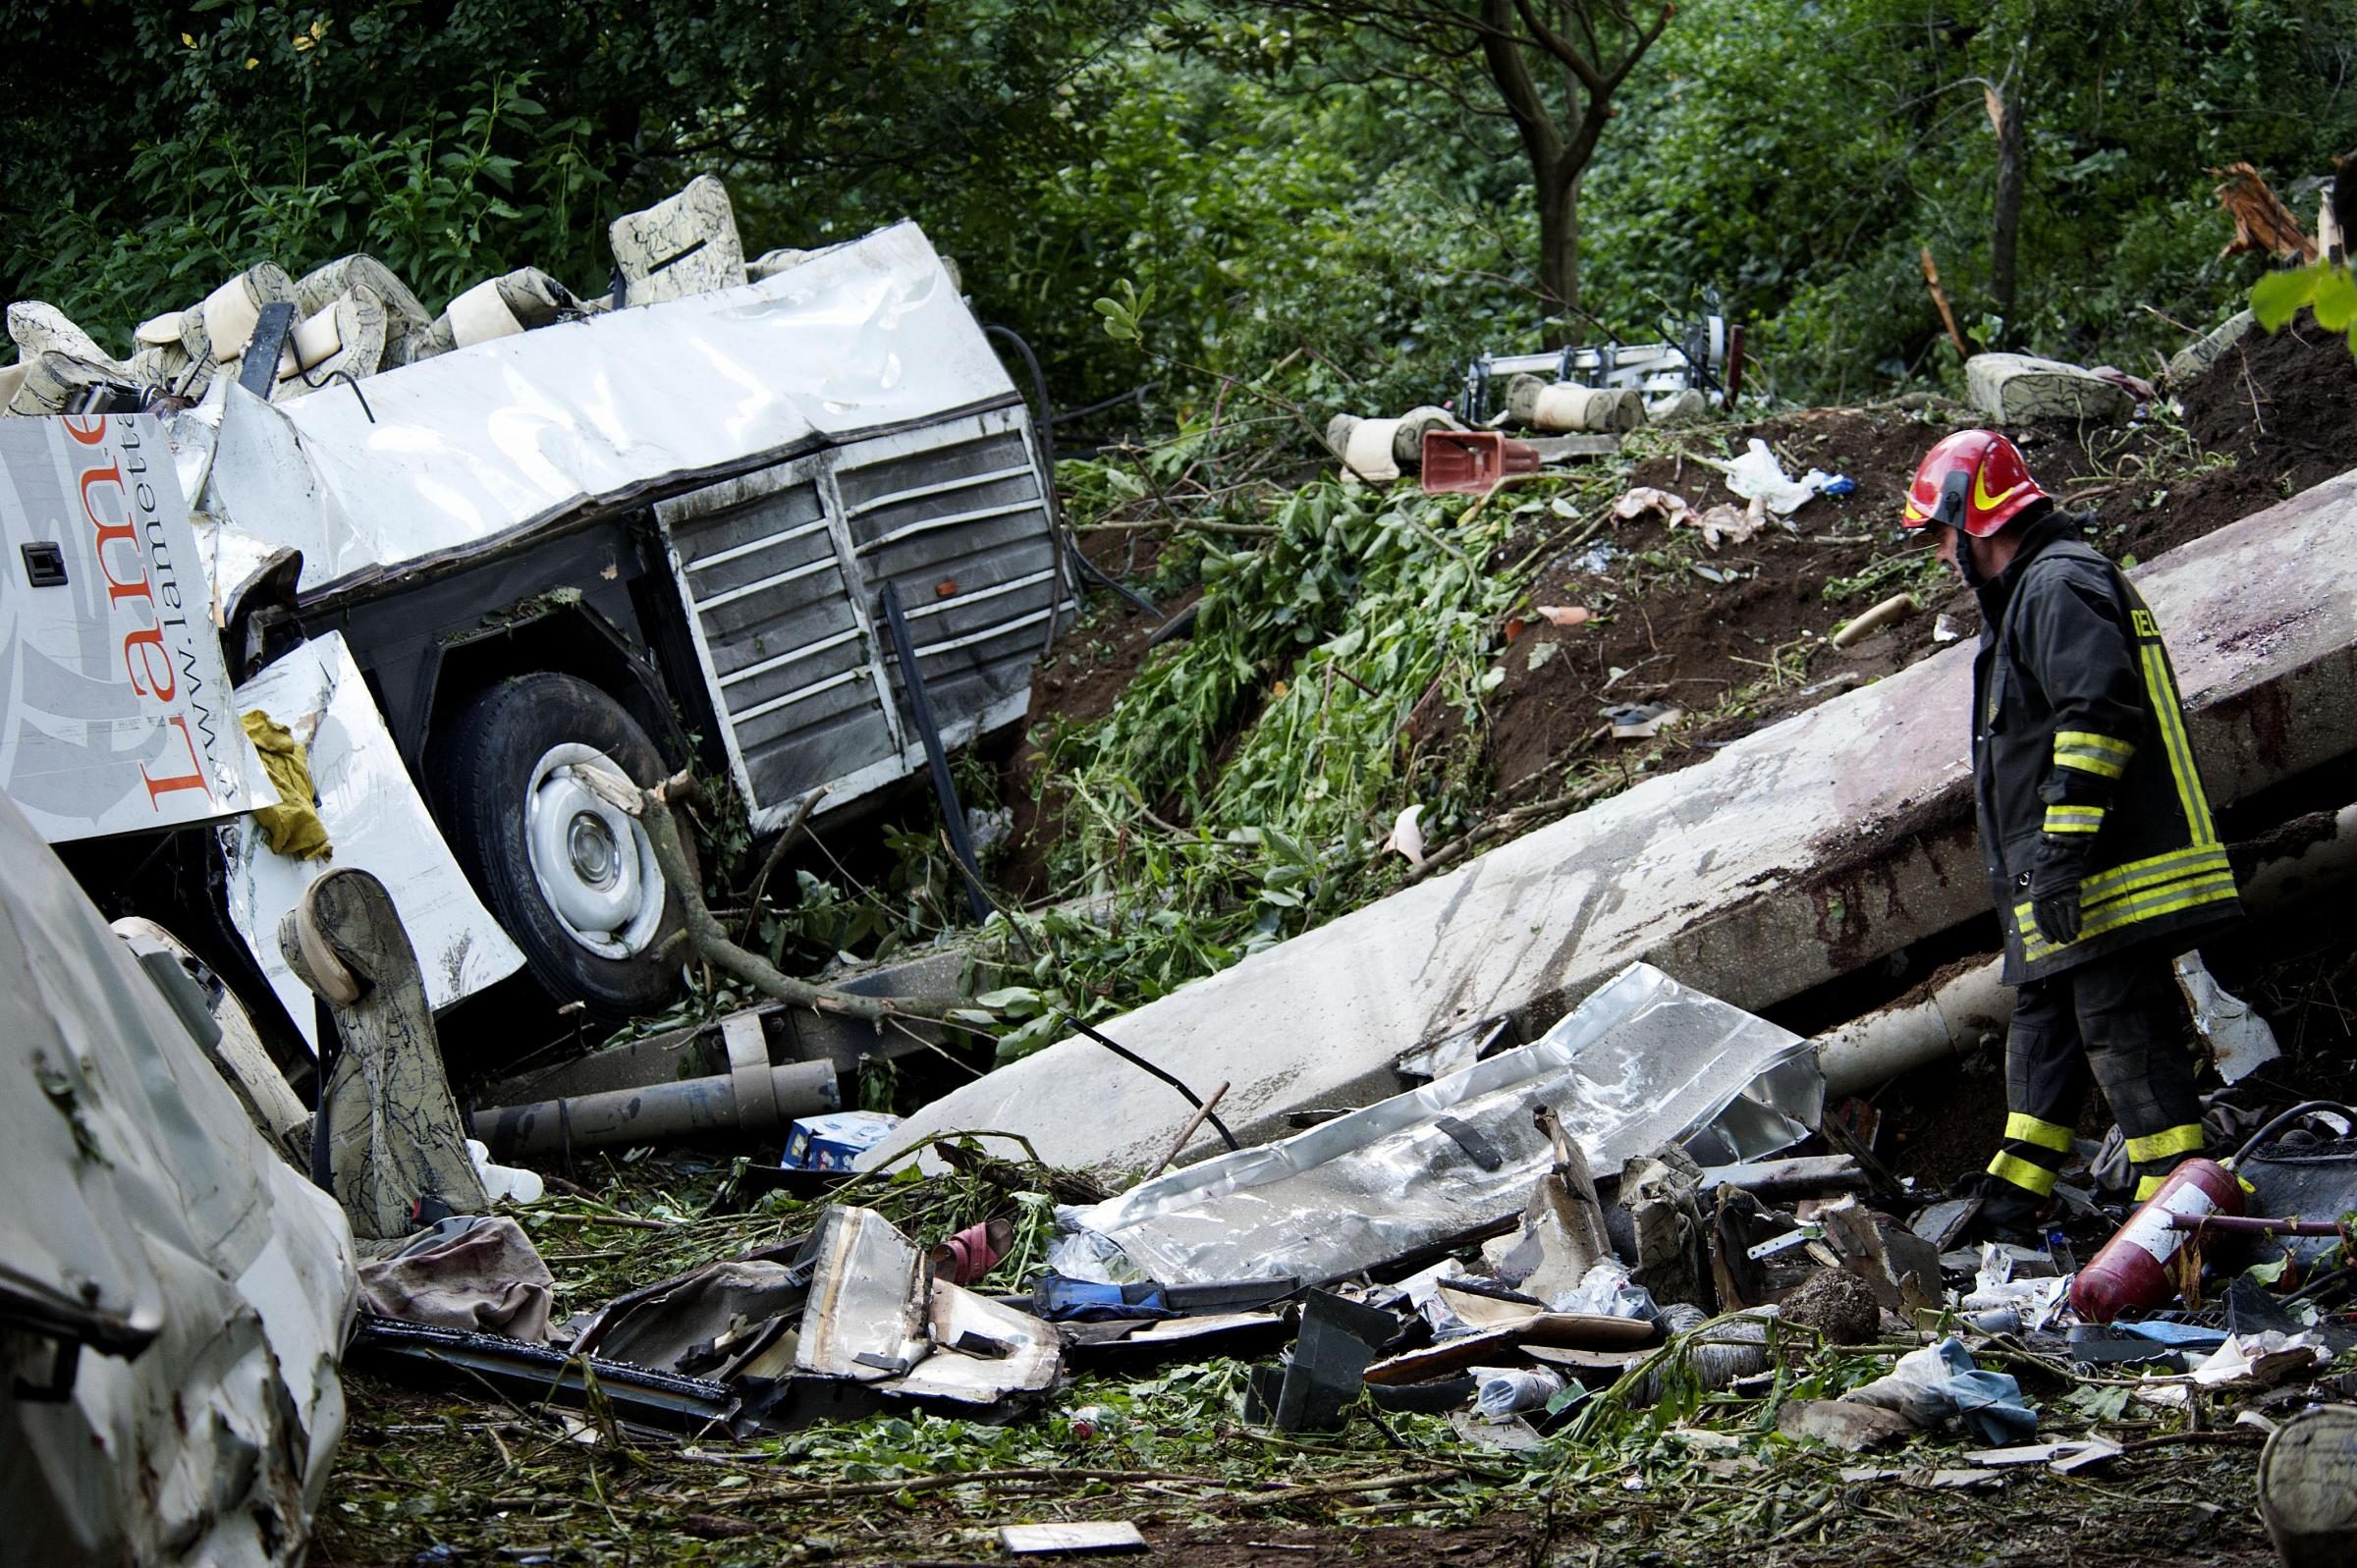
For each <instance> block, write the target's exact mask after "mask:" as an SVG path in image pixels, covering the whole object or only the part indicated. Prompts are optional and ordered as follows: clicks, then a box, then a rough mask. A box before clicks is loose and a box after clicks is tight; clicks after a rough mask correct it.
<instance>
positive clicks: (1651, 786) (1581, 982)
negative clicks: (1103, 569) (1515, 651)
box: [871, 474, 2357, 1170]
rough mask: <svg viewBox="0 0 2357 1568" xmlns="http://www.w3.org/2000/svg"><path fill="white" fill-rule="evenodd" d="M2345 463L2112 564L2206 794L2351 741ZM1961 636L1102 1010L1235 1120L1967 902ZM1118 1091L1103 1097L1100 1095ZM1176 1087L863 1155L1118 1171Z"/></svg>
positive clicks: (1169, 1125)
mask: <svg viewBox="0 0 2357 1568" xmlns="http://www.w3.org/2000/svg"><path fill="white" fill-rule="evenodd" d="M2352 526H2357V474H2344V475H2342V476H2341V477H2339V478H2337V479H2332V480H2329V481H2327V482H2326V483H2325V484H2322V485H2319V486H2317V487H2316V488H2315V489H2313V490H2310V491H2307V492H2305V493H2303V494H2301V495H2299V496H2295V497H2293V498H2292V499H2291V500H2289V501H2286V502H2284V503H2282V504H2281V505H2279V506H2275V507H2273V508H2270V509H2269V510H2267V511H2266V512H2263V513H2260V514H2256V515H2254V516H2251V517H2247V518H2245V519H2244V520H2243V521H2241V522H2239V523H2236V524H2234V525H2232V526H2230V527H2227V528H2224V529H2220V531H2218V532H2216V533H2214V534H2211V535H2210V536H2208V537H2207V538H2204V539H2201V540H2198V541H2196V542H2194V543H2192V544H2189V545H2186V546H2184V547H2182V548H2181V549H2178V550H2174V551H2171V552H2169V553H2168V554H2167V555H2165V556H2163V557H2161V558H2159V559H2158V560H2156V561H2154V562H2151V563H2149V564H2147V565H2146V566H2144V567H2143V568H2139V569H2138V570H2137V571H2135V572H2133V573H2132V574H2131V575H2132V576H2133V577H2134V579H2135V581H2136V583H2137V585H2138V587H2139V589H2140V590H2141V591H2142V593H2143V594H2144V596H2145V598H2146V599H2147V600H2148V601H2149V602H2150V603H2151V605H2152V607H2153V610H2154V613H2155V614H2156V615H2157V616H2158V618H2159V620H2160V622H2161V624H2162V626H2163V628H2164V630H2165V634H2166V636H2167V639H2168V646H2169V651H2170V655H2171V657H2172V659H2173V660H2174V662H2175V665H2176V669H2177V674H2178V678H2179V684H2180V686H2181V688H2182V689H2183V690H2184V692H2185V693H2186V695H2187V701H2188V705H2189V707H2190V709H2191V714H2192V718H2191V723H2190V725H2189V727H2188V728H2189V731H2190V734H2191V737H2192V741H2193V745H2194V749H2195V751H2196V753H2197V754H2198V756H2199V759H2200V762H2201V766H2202V770H2203V774H2204V776H2205V778H2206V780H2207V782H2208V784H2209V785H2210V793H2211V798H2212V800H2213V802H2214V803H2217V804H2231V803H2232V802H2234V801H2236V800H2238V799H2241V798H2242V797H2244V796H2247V795H2249V794H2251V793H2252V792H2253V791H2254V790H2256V789H2258V788H2260V787H2263V786H2264V785H2266V784H2272V783H2274V782H2275V781H2277V780H2281V779H2285V778H2288V777H2290V776H2292V775H2294V774H2296V773H2299V772H2301V771H2303V770H2305V769H2307V768H2310V767H2313V766H2315V765H2317V764H2319V763H2322V762H2326V761H2329V760H2330V759H2332V758H2334V757H2336V756H2339V755H2341V754H2342V753H2344V752H2345V751H2347V750H2348V749H2349V746H2350V739H2351V737H2352V736H2353V735H2357V554H2353V553H2352V552H2350V551H2348V550H2346V549H2344V548H2342V547H2341V545H2340V542H2339V541H2340V540H2341V539H2343V538H2344V537H2345V536H2346V533H2347V530H2348V529H2350V528H2351V527H2352ZM1971 666H1972V650H1971V649H1970V648H1969V647H1959V648H1954V649H1950V650H1949V651H1947V652H1946V653H1942V654H1938V655H1935V656H1934V657H1932V658H1930V659H1927V660H1925V661H1924V662H1922V663H1920V664H1917V665H1915V666H1913V667H1911V668H1909V669H1907V670H1905V671H1902V672H1900V673H1899V674H1898V675H1895V676H1891V677H1890V678H1889V679H1887V680H1882V681H1878V682H1876V683H1875V684H1873V685H1871V686H1866V687H1862V688H1860V689H1858V690H1856V691H1852V692H1847V693H1844V694H1842V695H1841V696H1838V697H1835V698H1833V699H1831V700H1829V701H1827V702H1826V703H1824V704H1822V705H1821V706H1819V707H1816V708H1813V709H1810V710H1809V711H1807V712H1805V713H1802V714H1798V715H1796V716H1794V717H1793V718H1791V719H1788V720H1785V721H1784V722H1783V723H1781V724H1779V725H1775V726H1773V727H1771V728H1769V729H1767V730H1761V731H1759V732H1758V733H1756V734H1752V735H1748V736H1745V737H1744V738H1743V739H1741V740H1738V741H1736V742H1735V743H1734V744H1732V745H1730V746H1728V747H1727V748H1726V749H1725V750H1724V751H1722V752H1720V753H1719V754H1718V756H1716V757H1715V758H1713V759H1712V760H1711V761H1709V762H1706V763H1702V764H1699V765H1697V766H1695V767H1692V768H1687V769H1684V770H1681V771H1680V772H1677V773H1674V774H1671V775H1669V776H1667V777H1664V778H1660V779H1653V780H1647V781H1645V782H1643V783H1641V784H1637V785H1636V787H1634V788H1632V789H1629V790H1627V791H1626V792H1624V793H1622V794H1620V795H1617V796H1616V797H1614V798H1612V799H1610V800H1606V801H1602V802H1599V803H1598V804H1596V805H1594V806H1592V807H1590V808H1588V809H1587V810H1586V811H1583V812H1581V813H1579V814H1577V815H1575V816H1571V817H1568V818H1565V819H1564V820H1562V821H1561V822H1558V823H1555V824H1553V825H1552V826H1549V827H1547V828H1543V829H1540V830H1539V831H1538V832H1536V833H1532V834H1529V835H1527V836H1525V837H1524V838H1518V839H1515V840H1513V841H1512V842H1510V843H1507V844H1503V845H1501V846H1500V847H1498V848H1496V849H1493V850H1491V851H1490V852H1489V853H1487V854H1485V855H1483V856H1481V857H1480V858H1479V859H1476V860H1474V861H1471V862H1470V863H1468V864H1467V865H1465V866H1464V867H1462V868H1461V869H1458V870H1455V871H1452V872H1449V873H1447V874H1445V875H1442V876H1437V877H1434V878H1432V879H1431V880H1429V881H1426V882H1423V883H1419V884H1417V885H1416V886H1414V887H1412V888H1408V889H1406V890H1404V891H1402V892H1398V893H1396V894H1394V895H1393V896H1391V897H1389V898H1386V899H1384V900H1382V901H1381V902H1379V903H1376V904H1373V905H1370V906H1368V907H1367V908H1364V909H1360V910H1357V911H1355V912H1353V913H1351V914H1348V915H1345V916H1343V917H1342V918H1341V919H1339V920H1335V921H1333V922H1331V923H1329V924H1327V925H1325V926H1322V927H1319V928H1318V929H1317V930H1315V931H1311V932H1309V933H1307V934H1305V935H1303V936H1300V937H1297V938H1294V939H1293V940H1292V941H1289V942H1286V943H1282V944H1280V945H1278V946H1275V947H1272V948H1270V949H1268V950H1267V951H1265V952H1261V953H1257V954H1255V955H1253V956H1252V957H1249V958H1247V959H1245V960H1244V961H1243V962H1241V963H1239V964H1237V965H1235V966H1234V967H1233V968H1232V969H1228V970H1226V971H1224V972H1222V973H1220V974H1217V975H1214V976H1212V977H1210V978H1208V979H1205V980H1201V981H1198V982H1196V983H1194V984H1193V985H1190V986H1187V987H1184V988H1183V989H1181V990H1179V991H1178V992H1176V993H1174V994H1172V995H1171V996H1168V997H1165V998H1163V999H1161V1000H1158V1001H1155V1002H1153V1003H1152V1004H1150V1005H1148V1006H1145V1007H1142V1008H1139V1009H1138V1010H1137V1011H1135V1012H1133V1013H1130V1014H1128V1015H1127V1016H1126V1017H1124V1018H1121V1019H1118V1020H1113V1021H1109V1022H1107V1023H1106V1024H1105V1025H1104V1029H1105V1032H1106V1033H1107V1034H1109V1035H1111V1036H1113V1038H1115V1039H1117V1040H1120V1041H1121V1042H1122V1043H1123V1044H1124V1045H1125V1046H1127V1047H1129V1048H1130V1049H1131V1050H1133V1051H1136V1052H1138V1053H1139V1054H1142V1055H1144V1056H1146V1057H1147V1058H1148V1059H1150V1060H1152V1061H1154V1062H1155V1063H1157V1064H1158V1065H1160V1066H1162V1067H1163V1068H1165V1069H1167V1070H1169V1071H1171V1072H1174V1073H1176V1074H1178V1076H1179V1077H1180V1078H1182V1079H1186V1080H1188V1081H1190V1082H1196V1083H1202V1084H1210V1083H1216V1082H1219V1081H1220V1080H1222V1079H1226V1080H1228V1081H1229V1082H1230V1083H1231V1084H1232V1085H1233V1087H1232V1088H1231V1089H1230V1091H1229V1093H1228V1098H1227V1100H1226V1101H1225V1103H1224V1104H1223V1106H1222V1113H1223V1115H1224V1116H1225V1117H1226V1119H1227V1120H1228V1121H1229V1123H1230V1125H1231V1126H1232V1127H1233V1129H1234V1130H1235V1132H1236V1134H1237V1136H1238V1137H1239V1138H1244V1139H1265V1138H1268V1137H1271V1136H1279V1135H1282V1133H1283V1132H1284V1130H1285V1127H1284V1118H1285V1115H1286V1113H1287V1112H1288V1111H1290V1110H1293V1109H1297V1108H1302V1107H1306V1106H1332V1105H1354V1104H1355V1105H1364V1104H1367V1103H1369V1102H1370V1101H1372V1100H1375V1099H1378V1098H1381V1097H1383V1096H1386V1095H1389V1094H1392V1093H1394V1092H1396V1090H1397V1089H1398V1076H1397V1074H1396V1073H1395V1072H1394V1071H1393V1063H1394V1062H1396V1061H1397V1060H1398V1059H1399V1058H1400V1057H1401V1056H1402V1055H1404V1054H1408V1053H1411V1052H1413V1051H1415V1050H1416V1049H1418V1048H1419V1047H1420V1046H1423V1045H1426V1044H1429V1043H1431V1042H1433V1041H1437V1040H1440V1039H1442V1038H1445V1037H1446V1036H1448V1035H1450V1034H1453V1033H1455V1032H1456V1031H1458V1030H1461V1029H1463V1028H1464V1027H1465V1026H1466V1025H1468V1024H1470V1023H1474V1022H1477V1021H1478V1020H1480V1019H1483V1018H1488V1017H1497V1016H1506V1017H1509V1018H1511V1019H1512V1020H1513V1022H1514V1024H1515V1027H1516V1029H1517V1032H1518V1033H1519V1034H1520V1035H1521V1037H1522V1038H1524V1039H1533V1038H1536V1036H1537V1035H1538V1034H1539V1033H1541V1032H1543V1031H1544V1030H1545V1029H1546V1028H1547V1027H1548V1026H1549V1025H1551V1024H1552V1023H1554V1022H1555V1021H1556V1020H1557V1019H1558V1018H1560V1017H1562V1015H1563V1013H1564V1012H1565V1011H1567V1010H1568V1009H1569V1008H1570V1007H1571V1006H1572V1005H1573V1004H1574V1003H1575V1002H1577V1001H1578V1000H1580V999H1581V998H1582V997H1584V996H1586V995H1587V994H1588V993H1589V992H1590V991H1592V990H1594V989H1595V988H1596V987H1597V986H1599V985H1601V984H1602V983H1603V982H1604V981H1605V980H1606V979H1608V978H1609V977H1611V976H1612V975H1614V974H1617V972H1619V970H1620V969H1622V968H1623V967H1625V966H1626V965H1627V964H1628V962H1630V961H1631V960H1632V959H1639V958H1642V959H1644V960H1646V961H1648V962H1651V963H1654V964H1656V965H1658V966H1660V967H1661V968H1662V969H1664V970H1666V971H1668V972H1669V973H1670V974H1672V975H1673V976H1675V977H1676V978H1677V979H1679V980H1680V981H1682V982H1684V983H1685V984H1687V985H1689V986H1693V987H1695V988H1696V989H1698V990H1702V991H1707V992H1709V993H1710V994H1711V995H1713V996H1716V997H1719V998H1721V999H1723V1000H1727V1001H1729V1002H1732V1003H1733V1004H1735V1005H1737V1006H1740V1007H1745V1008H1748V1009H1751V1010H1753V1011H1758V1010H1760V1009H1762V1008H1767V1007H1772V1006H1774V1005H1775V1004H1776V1003H1778V1002H1780V1001H1782V1000H1787V999H1789V998H1791V997H1794V996H1796V995H1798V994H1800V993H1801V992H1803V991H1806V990H1808V989H1809V988H1810V987H1812V986H1815V985H1818V984H1820V983H1822V982H1824V981H1826V980H1830V979H1832V978H1834V977H1835V976H1836V975H1841V974H1847V973H1850V972H1852V971H1854V970H1856V969H1858V968H1859V967H1861V966H1863V965H1865V964H1868V963H1871V962H1873V961H1875V960H1876V959H1878V958H1881V957H1884V956H1887V955H1888V954H1890V953H1891V952H1893V951H1895V950H1897V949H1898V948H1900V947H1902V946H1907V945H1908V944H1910V943H1913V942H1917V941H1920V940H1921V939H1923V938H1925V937H1928V936H1932V935H1934V934H1936V933H1939V932H1942V931H1945V930H1947V929H1948V928H1950V927H1952V926H1955V925H1957V924H1959V923H1960V922H1962V921H1964V920H1967V919H1970V918H1972V917H1973V916H1975V915H1979V914H1982V913H1984V912H1986V910H1987V909H1988V907H1989V892H1988V879H1987V877H1986V875H1985V874H1984V871H1983V868H1982V861H1981V854H1980V849H1979V845H1978V843H1977V842H1976V838H1975V835H1974V831H1973V824H1972V790H1971V783H1970V769H1969V763H1968V760H1967V756H1966V746H1967V740H1966V726H1965V715H1966V708H1967V705H1968V702H1969V691H1970V686H1971V676H1972V669H1971ZM1117 1108H1118V1109H1117ZM1187 1110H1188V1108H1187V1106H1186V1105H1185V1103H1184V1102H1183V1101H1181V1100H1179V1099H1178V1097H1177V1096H1176V1095H1172V1094H1170V1093H1169V1092H1168V1091H1167V1090H1166V1089H1164V1087H1163V1086H1161V1085H1159V1084H1156V1083H1154V1082H1152V1081H1151V1080H1150V1079H1147V1078H1145V1077H1144V1076H1143V1075H1142V1074H1140V1073H1138V1072H1137V1071H1136V1070H1135V1069H1134V1068H1132V1067H1129V1066H1127V1065H1126V1064H1124V1063H1123V1062H1120V1061H1118V1060H1115V1059H1113V1058H1112V1057H1110V1056H1109V1055H1107V1054H1105V1053H1104V1052H1103V1051H1102V1050H1101V1049H1100V1048H1098V1047H1096V1046H1093V1045H1091V1044H1088V1043H1086V1042H1077V1043H1075V1042H1069V1041H1068V1042H1064V1043H1060V1044H1058V1045H1055V1046H1052V1047H1050V1048H1049V1049H1047V1050H1045V1051H1042V1052H1040V1053H1038V1054H1035V1055H1032V1056H1030V1057H1028V1058H1026V1059H1025V1060H1022V1061H1020V1062H1016V1063H1015V1064H1014V1065H1013V1066H1010V1067H1007V1068H1004V1069H1001V1070H1000V1071H998V1072H994V1073H992V1074H990V1075H989V1076H988V1077H987V1078H984V1079H982V1080H980V1081H979V1082H976V1083H974V1084H971V1085H969V1086H967V1087H965V1088H963V1089H961V1090H959V1092H957V1093H956V1094H953V1095H950V1096H948V1097H947V1098H945V1099H943V1100H940V1101H937V1102H935V1103H934V1104H933V1105H931V1106H929V1107H927V1108H925V1109H923V1110H922V1111H920V1112H918V1113H917V1114H916V1115H914V1116H911V1117H910V1118H909V1119H908V1120H907V1121H906V1122H904V1124H903V1125H902V1127H901V1130H900V1133H899V1136H898V1137H896V1138H895V1139H893V1140H891V1141H890V1142H889V1143H887V1144H886V1145H884V1146H882V1147H881V1148H880V1149H879V1150H878V1151H877V1153H876V1155H875V1156H874V1157H872V1161H871V1162H880V1161H882V1160H884V1159H888V1158H890V1157H891V1156H893V1155H894V1154H896V1153H898V1152H900V1151H901V1150H904V1149H905V1148H907V1147H908V1146H909V1145H910V1144H913V1143H915V1142H917V1141H918V1140H920V1139H923V1138H925V1137H927V1136H929V1135H931V1134H933V1133H936V1132H941V1131H944V1130H951V1129H957V1128H973V1127H988V1128H994V1129H1000V1130H1004V1131H1008V1132H1019V1133H1022V1134H1024V1135H1026V1136H1028V1137H1029V1138H1031V1139H1032V1140H1033V1142H1034V1144H1035V1146H1036V1147H1037V1149H1038V1151H1039V1154H1040V1157H1041V1158H1042V1159H1044V1160H1047V1161H1049V1162H1053V1163H1057V1164H1067V1165H1082V1166H1091V1167H1095V1168H1097V1169H1099V1170H1119V1169H1123V1168H1125V1167H1135V1166H1142V1165H1143V1164H1144V1163H1145V1162H1147V1161H1148V1159H1149V1158H1159V1157H1160V1156H1161V1155H1162V1153H1163V1152H1164V1151H1165V1150H1166V1149H1167V1148H1168V1147H1169V1146H1170V1141H1171V1139H1172V1138H1173V1137H1174V1136H1175V1135H1176V1134H1177V1132H1178V1127H1179V1125H1180V1123H1181V1122H1182V1121H1183V1120H1184V1119H1185V1116H1186V1113H1187Z"/></svg>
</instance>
